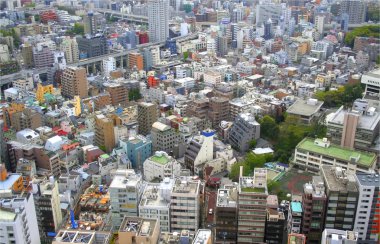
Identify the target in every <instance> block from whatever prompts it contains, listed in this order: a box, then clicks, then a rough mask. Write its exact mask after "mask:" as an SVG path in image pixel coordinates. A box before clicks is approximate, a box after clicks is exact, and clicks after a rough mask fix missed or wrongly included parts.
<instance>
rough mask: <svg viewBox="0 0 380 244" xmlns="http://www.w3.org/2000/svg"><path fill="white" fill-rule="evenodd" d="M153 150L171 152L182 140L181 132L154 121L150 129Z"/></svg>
mask: <svg viewBox="0 0 380 244" xmlns="http://www.w3.org/2000/svg"><path fill="white" fill-rule="evenodd" d="M151 135H152V146H153V151H164V152H167V153H171V152H173V150H174V148H175V147H176V146H178V144H179V143H181V142H183V139H182V136H181V134H179V133H177V132H176V131H175V129H173V128H171V127H170V126H168V125H165V124H163V123H161V122H154V123H153V125H152V130H151Z"/></svg>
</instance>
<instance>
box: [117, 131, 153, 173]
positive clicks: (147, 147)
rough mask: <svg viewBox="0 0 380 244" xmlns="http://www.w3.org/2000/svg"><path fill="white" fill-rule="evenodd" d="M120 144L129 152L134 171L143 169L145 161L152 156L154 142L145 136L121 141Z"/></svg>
mask: <svg viewBox="0 0 380 244" xmlns="http://www.w3.org/2000/svg"><path fill="white" fill-rule="evenodd" d="M119 143H120V147H122V148H124V149H125V151H126V152H127V155H128V159H129V160H130V161H131V163H132V167H133V168H134V169H142V168H143V163H144V161H145V160H146V159H147V158H148V157H150V156H152V140H151V139H149V138H147V137H145V136H142V135H137V136H134V137H129V138H128V140H120V142H119Z"/></svg>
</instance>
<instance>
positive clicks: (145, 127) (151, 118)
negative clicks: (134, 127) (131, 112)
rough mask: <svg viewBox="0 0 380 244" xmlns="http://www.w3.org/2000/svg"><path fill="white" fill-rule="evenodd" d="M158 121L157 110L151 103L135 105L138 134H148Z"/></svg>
mask: <svg viewBox="0 0 380 244" xmlns="http://www.w3.org/2000/svg"><path fill="white" fill-rule="evenodd" d="M157 119H158V109H157V106H156V105H155V104H153V103H145V102H140V103H139V104H138V105H137V122H138V123H139V134H142V135H144V136H146V135H148V134H150V130H151V129H152V125H153V123H154V122H156V121H157Z"/></svg>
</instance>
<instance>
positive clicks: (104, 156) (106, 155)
mask: <svg viewBox="0 0 380 244" xmlns="http://www.w3.org/2000/svg"><path fill="white" fill-rule="evenodd" d="M100 157H101V158H103V159H107V158H109V157H110V156H109V155H108V154H102V155H100Z"/></svg>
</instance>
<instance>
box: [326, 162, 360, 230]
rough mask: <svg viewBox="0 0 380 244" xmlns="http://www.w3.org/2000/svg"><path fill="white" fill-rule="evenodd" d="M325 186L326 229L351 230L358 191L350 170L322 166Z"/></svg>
mask: <svg viewBox="0 0 380 244" xmlns="http://www.w3.org/2000/svg"><path fill="white" fill-rule="evenodd" d="M321 176H322V178H323V181H324V183H325V186H326V195H327V199H328V200H327V205H326V210H327V213H326V215H325V228H326V229H339V230H353V229H354V223H355V213H356V210H357V207H358V198H359V192H358V188H357V186H356V182H355V178H354V175H353V173H352V172H350V171H346V170H344V169H342V168H341V167H333V166H322V169H321Z"/></svg>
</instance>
